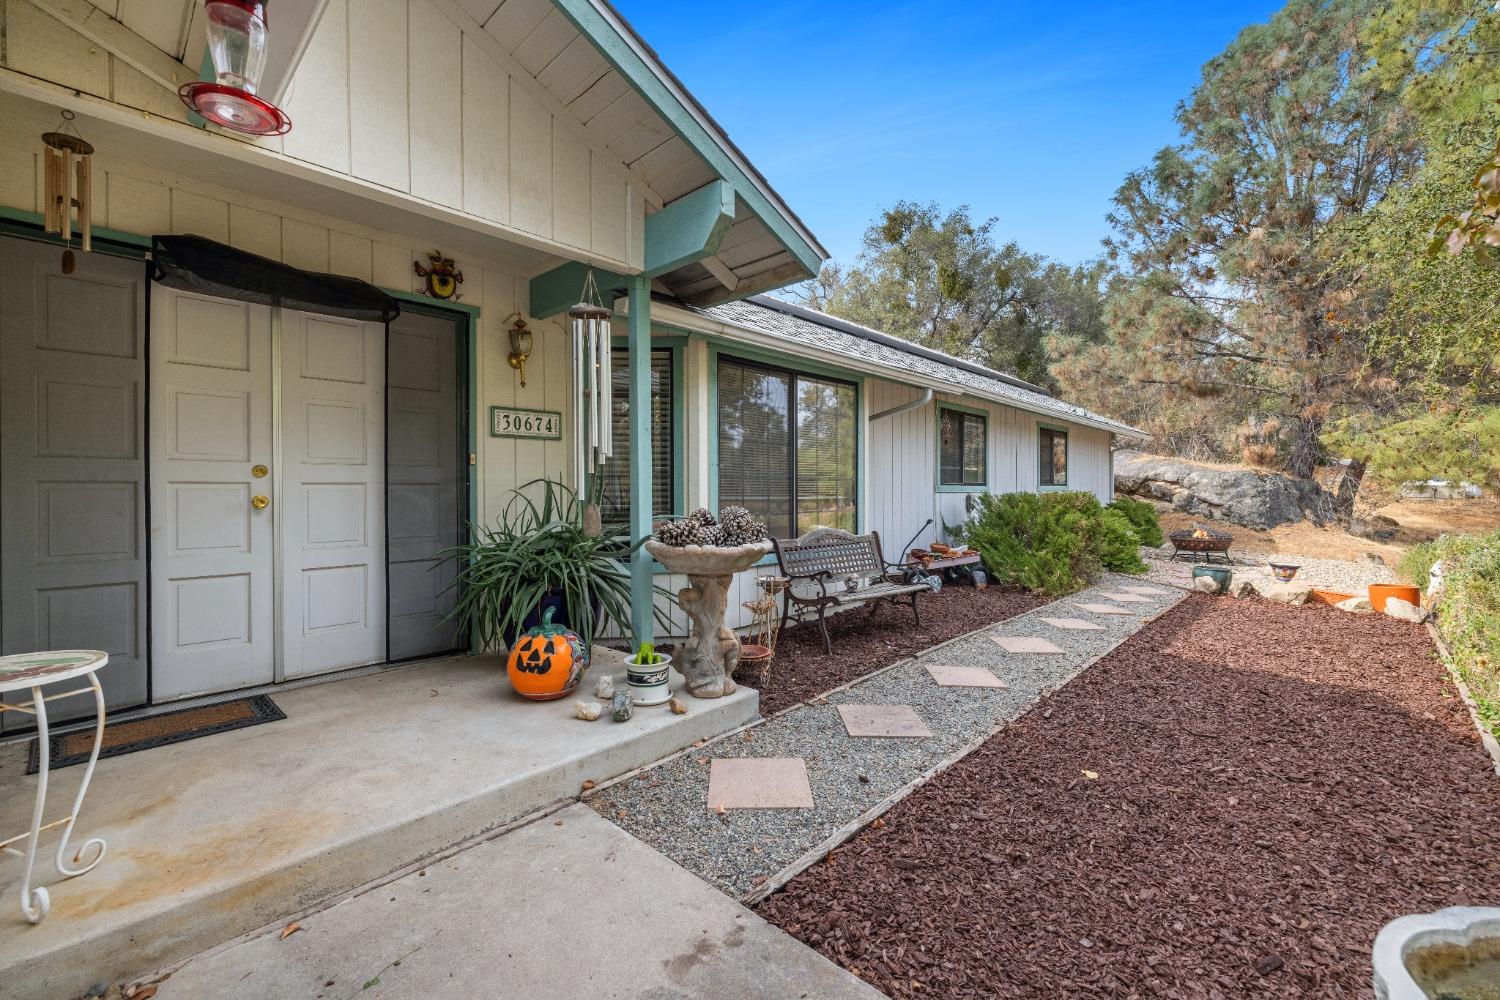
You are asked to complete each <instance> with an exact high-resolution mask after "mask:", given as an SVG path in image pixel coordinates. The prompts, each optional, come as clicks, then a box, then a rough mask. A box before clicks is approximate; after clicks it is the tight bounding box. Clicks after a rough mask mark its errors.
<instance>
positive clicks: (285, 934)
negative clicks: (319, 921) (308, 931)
mask: <svg viewBox="0 0 1500 1000" xmlns="http://www.w3.org/2000/svg"><path fill="white" fill-rule="evenodd" d="M301 929H302V925H301V924H299V923H298V922H297V921H295V920H293V921H292V922H291V923H289V924H287V925H286V926H285V927H283V928H282V929H281V940H282V941H285V940H286V939H287V938H289V937H291V936H292V935H293V934H295V933H297V932H298V931H300V930H301Z"/></svg>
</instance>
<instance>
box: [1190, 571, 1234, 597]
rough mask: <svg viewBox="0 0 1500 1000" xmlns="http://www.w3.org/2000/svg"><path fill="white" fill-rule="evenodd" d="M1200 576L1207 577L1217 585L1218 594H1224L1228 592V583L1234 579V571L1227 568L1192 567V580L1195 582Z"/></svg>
mask: <svg viewBox="0 0 1500 1000" xmlns="http://www.w3.org/2000/svg"><path fill="white" fill-rule="evenodd" d="M1200 576H1206V577H1209V578H1210V579H1211V580H1213V581H1214V583H1217V584H1218V585H1219V593H1221V594H1225V593H1228V592H1229V583H1230V581H1231V580H1233V579H1234V571H1233V570H1232V569H1230V568H1229V567H1228V566H1194V567H1193V579H1195V580H1196V579H1198V577H1200Z"/></svg>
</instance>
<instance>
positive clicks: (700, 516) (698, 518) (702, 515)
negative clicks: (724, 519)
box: [687, 507, 719, 528]
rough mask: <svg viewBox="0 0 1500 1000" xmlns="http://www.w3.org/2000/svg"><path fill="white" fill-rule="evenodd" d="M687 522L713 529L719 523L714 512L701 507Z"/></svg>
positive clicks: (688, 517) (689, 516) (690, 515)
mask: <svg viewBox="0 0 1500 1000" xmlns="http://www.w3.org/2000/svg"><path fill="white" fill-rule="evenodd" d="M687 520H689V521H692V522H693V523H694V524H700V525H702V526H703V527H705V528H712V527H713V526H714V525H716V524H718V523H719V522H718V519H717V518H715V517H714V514H713V511H711V510H709V509H708V508H707V507H699V508H698V509H697V510H695V511H693V512H692V513H691V514H689V515H688V516H687Z"/></svg>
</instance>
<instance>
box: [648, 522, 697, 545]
mask: <svg viewBox="0 0 1500 1000" xmlns="http://www.w3.org/2000/svg"><path fill="white" fill-rule="evenodd" d="M702 534H703V526H702V525H700V524H698V523H697V522H696V521H687V520H684V521H667V522H664V523H663V524H660V525H658V526H657V528H656V540H657V541H658V542H661V543H662V544H663V545H670V546H672V547H673V548H682V547H683V546H684V545H701V544H703V543H702V541H701V537H702Z"/></svg>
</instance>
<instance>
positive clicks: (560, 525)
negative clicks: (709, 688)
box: [441, 479, 671, 649]
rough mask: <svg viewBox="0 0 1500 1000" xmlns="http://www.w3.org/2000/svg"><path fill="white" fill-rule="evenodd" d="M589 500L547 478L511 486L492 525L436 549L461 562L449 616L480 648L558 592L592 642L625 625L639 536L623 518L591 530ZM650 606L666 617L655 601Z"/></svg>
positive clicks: (505, 641)
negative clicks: (610, 627)
mask: <svg viewBox="0 0 1500 1000" xmlns="http://www.w3.org/2000/svg"><path fill="white" fill-rule="evenodd" d="M586 507H587V504H585V503H584V502H583V501H582V500H581V499H580V498H579V497H578V495H577V493H576V492H574V491H573V490H572V489H570V488H568V487H567V486H564V485H563V484H561V483H557V482H553V481H552V480H549V479H534V480H532V481H531V482H529V483H526V484H524V485H523V486H521V487H520V488H519V489H517V490H515V491H514V492H512V494H511V496H510V498H509V499H508V500H507V501H506V503H505V506H504V507H503V508H502V509H501V512H500V517H499V519H498V520H497V522H496V523H495V525H494V526H493V527H488V526H484V525H473V526H472V530H471V534H470V541H469V543H468V544H466V545H459V546H456V547H454V548H452V549H448V550H446V551H444V552H443V553H441V555H444V556H446V557H448V558H451V559H457V560H458V566H459V568H458V576H457V579H456V580H455V581H454V583H453V586H455V587H457V588H458V598H457V600H456V602H455V604H454V607H453V611H452V612H451V613H450V614H449V615H448V617H449V618H450V619H452V620H454V621H456V622H457V624H458V626H459V628H460V629H463V630H466V631H468V632H469V633H470V634H471V635H474V636H476V637H477V638H478V639H479V642H480V645H481V647H482V648H484V649H491V648H495V647H497V646H499V645H507V646H508V645H509V644H510V643H511V642H512V641H514V639H515V638H516V637H517V636H518V635H520V634H521V630H522V627H523V626H524V625H525V623H526V620H527V618H528V617H531V616H533V615H536V614H540V613H541V607H542V604H543V602H544V601H545V600H546V599H547V598H549V597H561V598H562V600H563V603H564V606H565V613H566V615H567V620H568V623H569V625H570V626H571V627H572V628H573V630H574V631H576V632H577V633H578V635H579V637H580V638H581V639H583V641H584V642H585V643H586V644H588V645H590V646H592V645H593V642H594V637H595V636H597V635H598V634H599V633H600V632H601V631H602V630H603V628H604V625H605V623H607V622H615V623H617V624H619V625H621V626H622V627H626V626H628V624H629V622H630V565H629V564H630V557H631V555H632V554H633V553H634V552H635V550H636V549H637V548H639V546H640V544H641V543H639V542H638V543H635V544H631V542H630V535H629V532H628V531H627V530H626V526H625V524H623V523H617V524H605V525H604V526H603V529H602V530H601V531H600V532H599V533H598V534H590V533H589V532H588V531H587V530H586V529H585V527H584V511H585V508H586ZM653 589H654V590H655V591H656V592H657V593H660V594H665V595H666V596H667V597H668V598H669V599H670V598H671V595H670V594H669V593H668V592H667V591H665V590H663V589H662V588H660V587H655V588H653ZM653 603H654V602H653ZM655 613H656V617H657V620H658V621H659V622H661V623H662V624H663V625H666V624H667V623H668V619H667V618H666V615H665V614H664V613H663V612H662V611H661V609H660V608H659V607H658V608H657V609H656V612H655Z"/></svg>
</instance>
